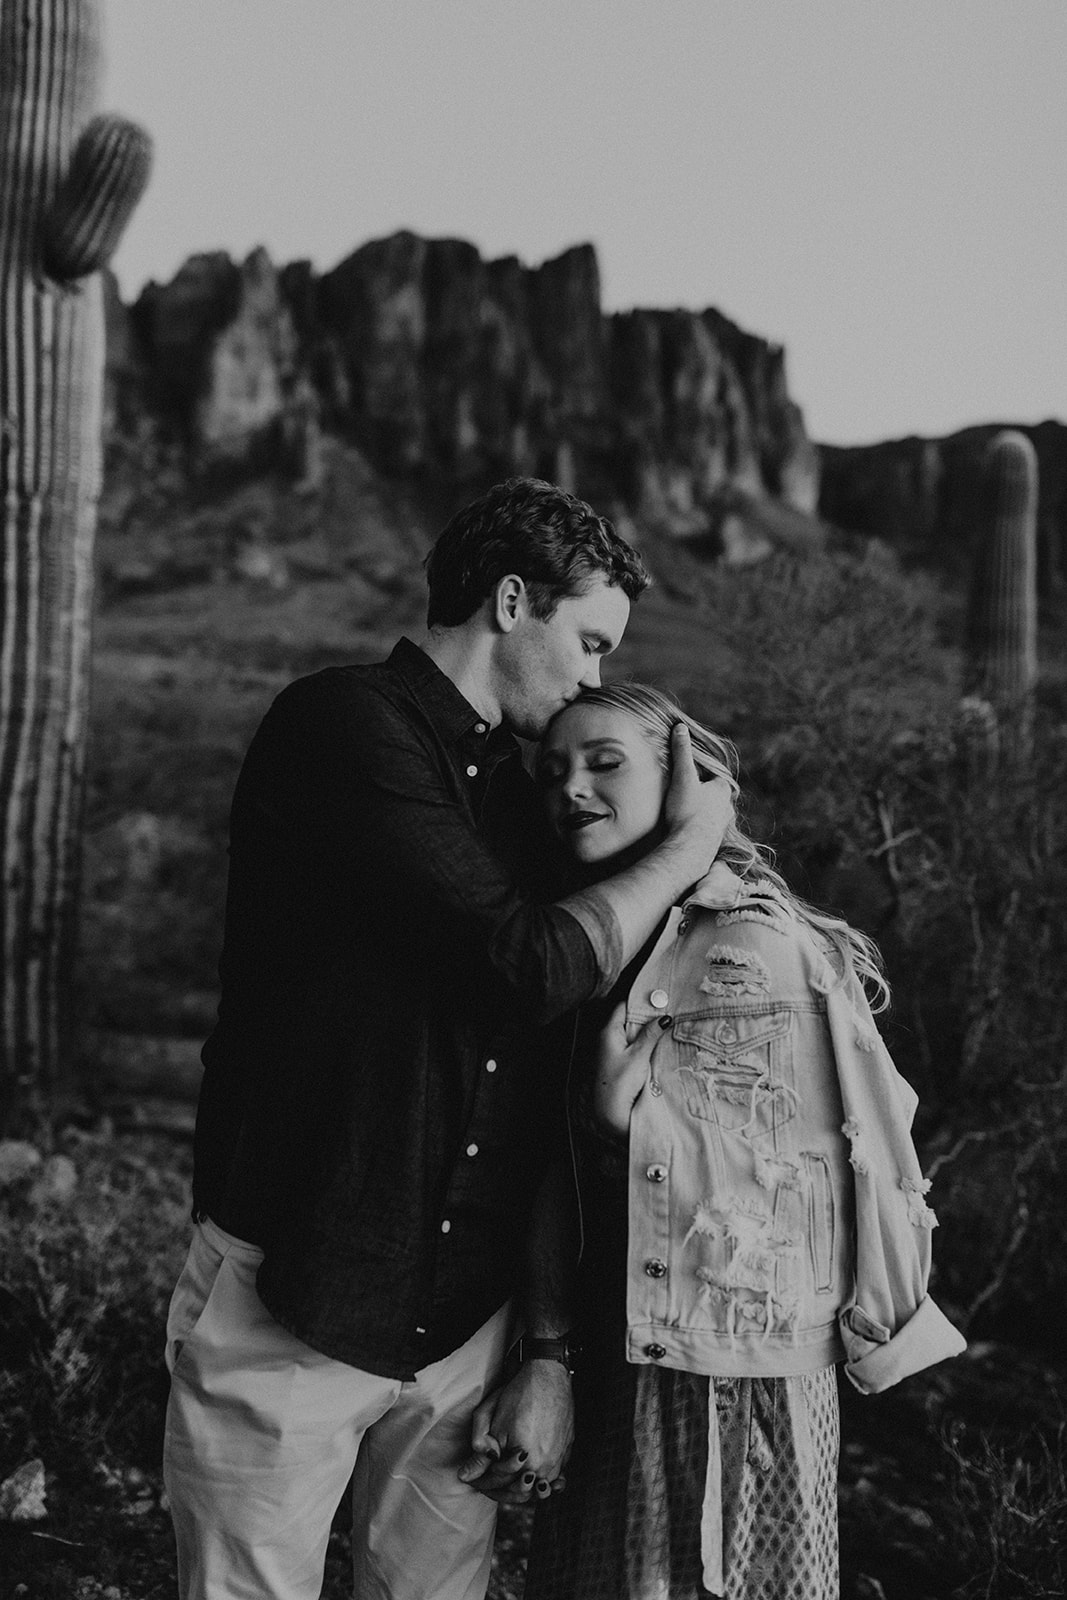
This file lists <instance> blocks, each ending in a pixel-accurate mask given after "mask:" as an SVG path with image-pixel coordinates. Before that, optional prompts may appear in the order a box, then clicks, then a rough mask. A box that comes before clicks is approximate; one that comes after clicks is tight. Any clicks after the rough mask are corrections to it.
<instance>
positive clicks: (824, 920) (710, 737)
mask: <svg viewBox="0 0 1067 1600" xmlns="http://www.w3.org/2000/svg"><path fill="white" fill-rule="evenodd" d="M576 703H577V704H579V705H591V706H605V707H608V708H609V709H611V710H614V711H625V712H627V713H628V715H630V716H631V717H633V719H634V721H635V722H636V723H637V724H638V725H639V726H640V728H641V730H642V731H643V733H644V734H645V735H646V736H647V738H648V739H649V742H650V743H651V745H652V747H653V749H654V750H655V752H656V755H657V758H658V760H659V763H660V765H661V766H662V768H663V770H664V772H669V771H670V766H671V730H672V729H673V728H674V726H675V724H676V723H678V722H684V723H685V725H686V727H687V728H688V729H689V737H690V744H691V746H692V750H693V760H694V762H695V764H696V766H697V768H698V769H699V770H700V771H702V772H706V773H707V774H708V775H709V777H715V778H725V779H726V782H727V783H728V784H729V786H730V792H731V794H732V796H733V799H734V802H735V804H736V801H737V798H738V795H739V793H740V789H739V786H738V782H737V771H738V759H737V751H736V749H735V748H734V746H733V745H732V744H731V743H730V741H729V739H724V738H723V737H722V736H721V735H720V734H717V733H712V731H711V729H710V728H705V727H704V726H703V725H702V724H701V723H699V722H697V721H696V720H695V719H694V718H693V717H690V716H688V715H687V714H686V712H684V711H683V710H682V709H681V707H680V706H678V705H677V704H676V702H675V701H674V700H672V698H671V697H670V695H668V694H664V692H663V691H662V690H661V689H654V688H652V687H651V685H650V684H646V683H604V684H600V685H598V687H596V688H594V689H583V690H582V692H581V694H580V695H579V697H578V700H577V702H576ZM718 860H720V861H725V863H726V865H727V866H728V867H729V868H730V869H731V870H732V871H733V872H736V873H737V875H738V877H739V878H742V879H745V880H746V881H748V882H750V883H752V882H756V881H757V880H759V879H761V878H762V879H763V880H764V881H766V880H769V881H770V882H771V884H773V886H774V889H775V891H776V892H777V893H778V894H779V895H780V896H781V898H782V899H783V900H784V901H785V902H786V903H787V904H788V905H789V906H790V907H791V908H792V910H793V911H794V913H795V914H796V916H797V917H799V918H800V920H801V921H802V922H805V923H807V925H808V926H809V927H810V928H812V929H814V930H815V931H816V932H817V933H819V934H822V935H823V937H824V938H825V939H827V940H829V942H830V944H831V945H832V946H833V948H834V950H835V951H836V952H837V955H838V956H839V957H840V961H841V966H842V971H843V973H847V972H853V973H855V975H856V977H857V978H858V979H859V981H860V982H861V983H862V984H863V986H864V988H865V989H866V990H867V991H868V998H869V999H870V1002H871V1009H872V1010H873V1011H884V1010H885V1008H886V1006H887V1005H888V1004H889V984H888V983H887V982H886V978H885V974H884V972H883V970H882V958H881V955H880V954H879V952H878V947H877V945H876V944H875V943H874V941H873V939H869V938H868V937H867V935H866V934H864V933H859V932H858V931H857V930H856V929H855V928H850V927H849V925H848V923H847V922H844V921H842V919H841V918H840V917H831V916H827V915H826V913H825V912H822V911H818V910H816V908H815V907H814V906H811V905H809V904H808V903H807V901H806V900H802V899H801V898H800V896H799V895H797V894H794V892H793V890H792V889H790V887H789V885H788V884H787V883H786V881H785V879H784V878H783V877H782V875H781V873H780V872H778V871H777V870H776V868H775V866H774V852H773V850H771V849H770V847H769V846H767V845H761V844H757V843H756V841H755V840H754V839H750V838H749V837H748V834H747V833H743V832H742V830H741V829H740V828H739V827H738V826H737V823H736V819H735V821H734V822H732V823H730V824H729V825H728V826H727V829H726V833H725V835H724V836H723V841H722V844H721V845H720V847H719V854H718Z"/></svg>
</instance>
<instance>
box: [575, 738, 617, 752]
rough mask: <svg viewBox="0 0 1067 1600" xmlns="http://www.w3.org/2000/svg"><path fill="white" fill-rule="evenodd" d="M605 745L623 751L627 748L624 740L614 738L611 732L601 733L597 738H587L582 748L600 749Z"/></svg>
mask: <svg viewBox="0 0 1067 1600" xmlns="http://www.w3.org/2000/svg"><path fill="white" fill-rule="evenodd" d="M604 746H608V747H610V748H611V749H612V750H622V751H623V752H625V750H626V746H625V745H624V744H623V742H622V740H621V739H613V738H612V737H611V735H610V734H601V735H600V737H599V738H597V739H585V740H583V741H582V746H581V748H582V749H583V750H599V749H601V748H603V747H604Z"/></svg>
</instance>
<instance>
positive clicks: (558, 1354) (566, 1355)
mask: <svg viewBox="0 0 1067 1600" xmlns="http://www.w3.org/2000/svg"><path fill="white" fill-rule="evenodd" d="M579 1354H580V1349H579V1346H578V1344H577V1343H576V1341H575V1340H574V1339H572V1338H570V1336H569V1335H567V1334H564V1335H563V1336H562V1337H561V1338H558V1339H530V1338H527V1336H526V1335H525V1334H524V1335H523V1336H522V1338H521V1339H519V1340H518V1342H517V1343H516V1345H515V1347H514V1358H515V1363H516V1365H517V1366H522V1364H523V1362H524V1361H558V1362H559V1364H560V1366H563V1367H566V1369H567V1371H568V1372H570V1373H572V1374H573V1372H574V1368H575V1363H576V1362H577V1359H578V1356H579Z"/></svg>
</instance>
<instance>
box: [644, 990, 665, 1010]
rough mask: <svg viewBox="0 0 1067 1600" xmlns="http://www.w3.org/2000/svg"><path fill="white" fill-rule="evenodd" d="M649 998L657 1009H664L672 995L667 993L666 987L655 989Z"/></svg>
mask: <svg viewBox="0 0 1067 1600" xmlns="http://www.w3.org/2000/svg"><path fill="white" fill-rule="evenodd" d="M648 998H649V1003H650V1004H651V1005H654V1006H655V1008H656V1010H657V1011H662V1010H663V1008H664V1006H665V1005H666V1004H667V1001H668V1000H669V999H670V995H669V994H668V993H667V991H666V989H653V991H652V993H651V994H650V995H649V997H648Z"/></svg>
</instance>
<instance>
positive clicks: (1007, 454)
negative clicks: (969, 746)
mask: <svg viewBox="0 0 1067 1600" xmlns="http://www.w3.org/2000/svg"><path fill="white" fill-rule="evenodd" d="M1037 487H1038V485H1037V455H1036V452H1035V450H1034V447H1033V445H1032V444H1031V443H1030V440H1029V439H1028V438H1027V437H1026V435H1025V434H1022V433H1017V432H1015V431H1014V430H1012V429H1005V430H1004V431H1003V432H1001V433H998V434H997V435H996V436H995V437H994V438H993V439H992V440H991V441H990V444H989V447H988V450H987V453H986V458H985V463H984V485H983V488H984V493H983V500H982V503H983V508H984V521H983V526H982V528H981V530H980V536H979V542H978V548H977V551H976V557H975V564H974V569H973V572H972V577H971V588H970V595H969V600H968V608H967V630H966V639H965V676H964V691H965V694H966V695H967V696H968V700H969V702H970V703H971V704H973V703H974V702H975V701H978V702H984V703H985V704H986V705H988V706H989V707H991V708H992V712H993V714H994V716H995V719H996V724H997V725H999V728H997V727H996V726H995V727H994V733H995V734H997V733H998V734H999V744H1000V751H1001V753H1002V755H1007V756H1009V757H1021V756H1025V755H1027V754H1028V753H1029V750H1030V743H1031V736H1032V726H1033V701H1034V689H1035V688H1036V685H1037ZM966 703H967V702H965V704H966ZM972 721H973V719H972Z"/></svg>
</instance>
